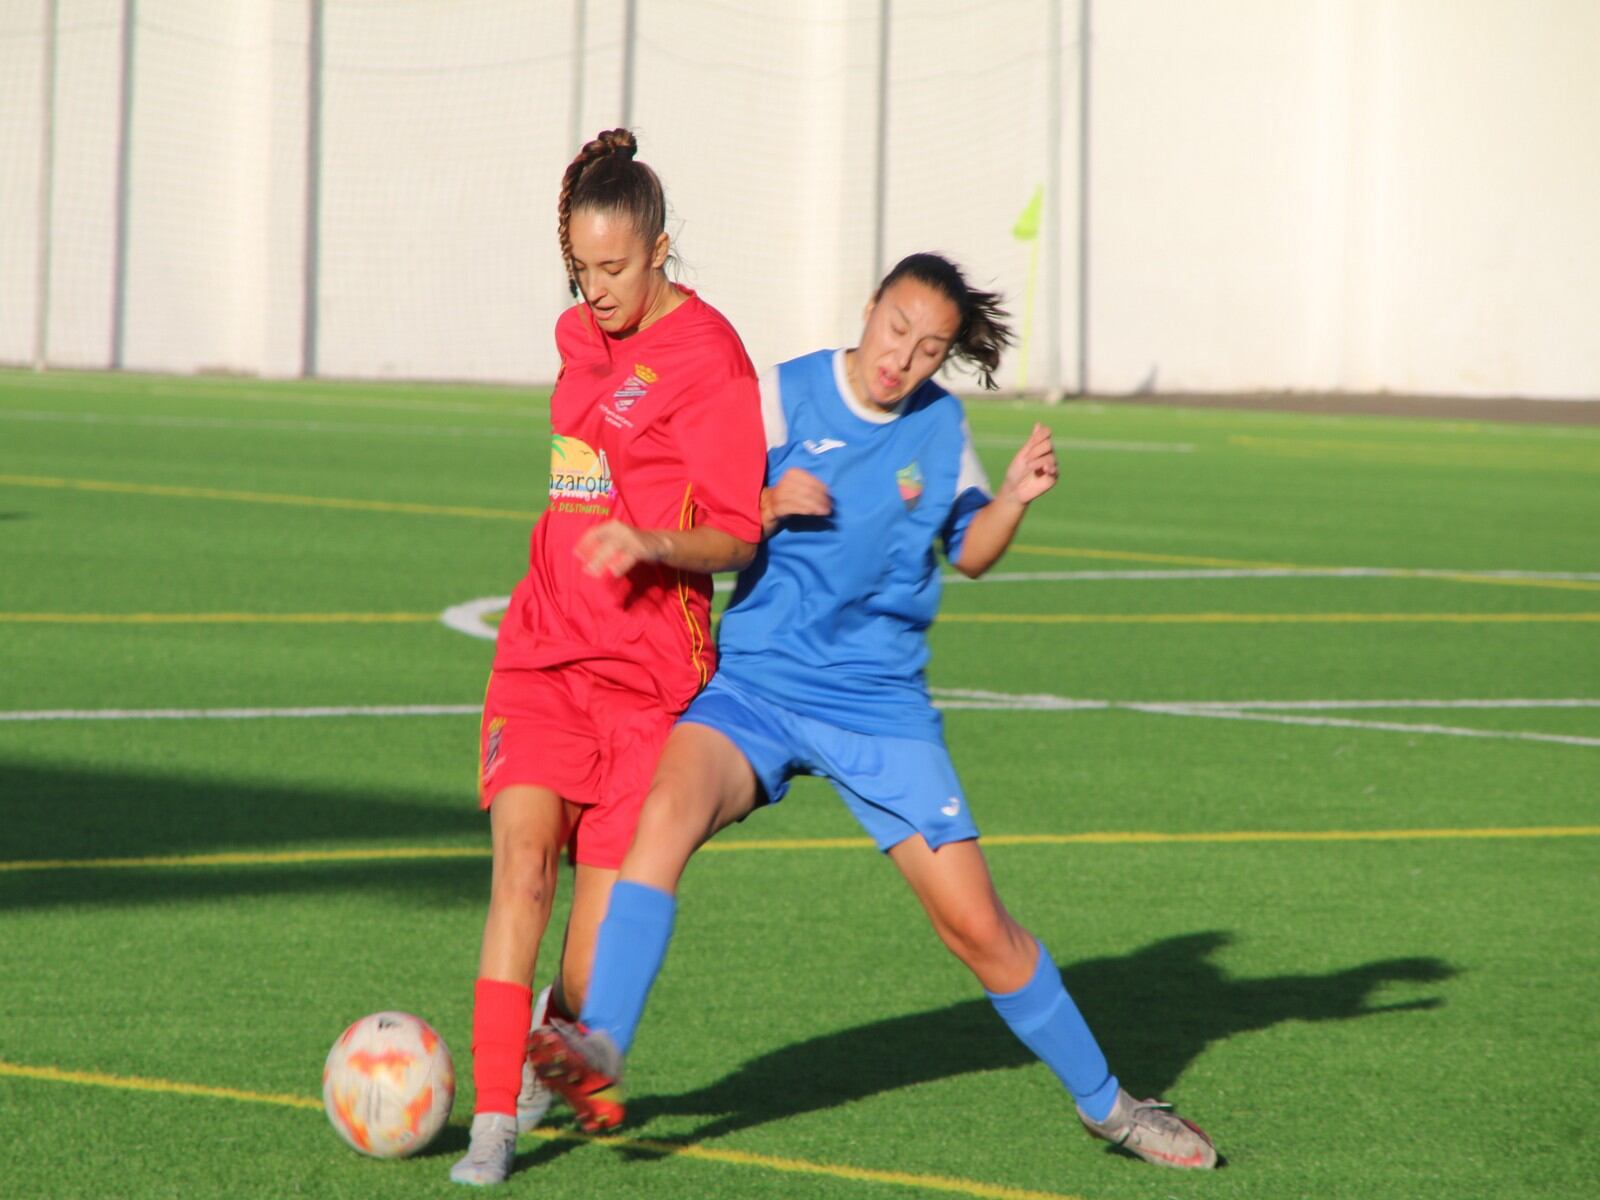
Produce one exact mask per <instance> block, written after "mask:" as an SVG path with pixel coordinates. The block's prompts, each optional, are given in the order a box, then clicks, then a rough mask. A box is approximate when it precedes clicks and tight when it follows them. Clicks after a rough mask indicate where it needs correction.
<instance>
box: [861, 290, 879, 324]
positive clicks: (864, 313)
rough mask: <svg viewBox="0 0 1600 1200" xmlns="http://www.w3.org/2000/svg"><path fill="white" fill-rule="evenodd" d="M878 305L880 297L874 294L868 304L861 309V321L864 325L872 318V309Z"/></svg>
mask: <svg viewBox="0 0 1600 1200" xmlns="http://www.w3.org/2000/svg"><path fill="white" fill-rule="evenodd" d="M877 307H878V298H877V297H876V296H874V297H873V298H872V299H871V300H868V301H867V306H866V307H865V308H863V309H862V310H861V323H862V324H863V325H865V324H867V322H869V321H871V320H872V310H873V309H875V308H877Z"/></svg>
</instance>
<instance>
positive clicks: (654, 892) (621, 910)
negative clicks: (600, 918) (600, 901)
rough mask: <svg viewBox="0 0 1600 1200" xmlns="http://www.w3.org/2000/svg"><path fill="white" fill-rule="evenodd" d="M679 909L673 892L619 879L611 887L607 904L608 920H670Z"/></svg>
mask: <svg viewBox="0 0 1600 1200" xmlns="http://www.w3.org/2000/svg"><path fill="white" fill-rule="evenodd" d="M677 911H678V900H677V897H675V896H674V895H673V894H672V893H671V892H664V891H662V890H661V889H660V888H656V887H651V886H650V885H649V884H648V883H634V882H632V881H631V880H627V879H619V880H618V881H617V882H616V883H615V884H614V885H613V886H612V888H611V899H610V900H609V901H608V902H607V904H606V920H608V921H609V920H610V919H611V918H612V917H616V918H618V919H620V920H624V921H627V920H635V921H651V922H670V921H671V920H672V918H673V917H674V916H675V915H676V913H677Z"/></svg>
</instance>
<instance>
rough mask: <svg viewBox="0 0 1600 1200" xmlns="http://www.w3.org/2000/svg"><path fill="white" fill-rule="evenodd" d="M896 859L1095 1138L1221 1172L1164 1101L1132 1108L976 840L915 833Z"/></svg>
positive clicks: (1165, 1162) (1197, 1132)
mask: <svg viewBox="0 0 1600 1200" xmlns="http://www.w3.org/2000/svg"><path fill="white" fill-rule="evenodd" d="M889 857H890V859H891V860H892V861H893V862H894V864H895V866H897V867H899V868H900V872H901V873H902V874H903V875H904V876H905V877H906V881H907V882H908V883H909V884H910V885H911V888H912V890H913V891H914V892H916V894H917V899H918V900H920V901H921V902H922V907H923V908H924V910H926V912H927V914H928V919H929V920H930V921H932V922H933V927H934V929H935V930H936V931H937V932H938V934H939V938H940V940H941V941H943V942H944V944H945V945H946V946H947V947H949V949H950V951H951V953H953V954H954V955H955V956H956V957H957V958H959V959H960V960H961V961H962V962H963V963H965V964H966V965H967V967H968V969H969V970H971V971H972V973H973V974H974V975H976V976H977V977H978V981H979V982H980V983H982V984H983V987H984V990H985V991H986V992H988V993H989V998H990V1000H991V1001H993V1003H994V1006H995V1008H996V1010H997V1011H998V1012H999V1013H1000V1015H1001V1017H1002V1019H1004V1020H1005V1021H1006V1023H1007V1024H1008V1025H1010V1026H1011V1029H1012V1032H1014V1033H1015V1034H1016V1035H1017V1037H1018V1038H1019V1039H1020V1040H1021V1041H1022V1042H1023V1044H1024V1045H1026V1046H1027V1047H1028V1048H1029V1049H1030V1050H1032V1051H1033V1052H1034V1053H1035V1054H1037V1055H1039V1057H1040V1058H1041V1059H1043V1060H1044V1062H1045V1063H1046V1065H1048V1066H1049V1067H1050V1069H1051V1070H1052V1071H1054V1072H1055V1073H1056V1075H1057V1076H1058V1077H1059V1078H1060V1079H1061V1081H1062V1083H1064V1084H1065V1085H1066V1086H1067V1088H1068V1090H1069V1091H1071V1092H1072V1094H1073V1098H1074V1100H1075V1101H1076V1103H1077V1109H1078V1118H1079V1120H1080V1121H1082V1122H1083V1126H1084V1128H1085V1129H1087V1130H1088V1131H1089V1133H1090V1134H1092V1135H1093V1136H1095V1137H1098V1138H1104V1139H1105V1140H1106V1141H1109V1142H1111V1143H1113V1144H1115V1145H1118V1146H1121V1147H1123V1148H1124V1149H1126V1150H1128V1151H1130V1152H1131V1153H1133V1154H1136V1155H1138V1156H1139V1157H1140V1158H1142V1159H1144V1160H1145V1161H1146V1162H1153V1163H1157V1164H1159V1165H1161V1166H1166V1167H1187V1168H1197V1167H1198V1168H1208V1167H1214V1166H1216V1165H1217V1152H1216V1149H1215V1148H1214V1147H1213V1146H1212V1144H1211V1139H1210V1138H1209V1137H1208V1136H1207V1135H1206V1134H1205V1132H1204V1131H1203V1130H1201V1129H1200V1128H1199V1127H1198V1126H1196V1125H1193V1124H1191V1123H1190V1122H1189V1121H1186V1120H1184V1119H1183V1118H1182V1117H1179V1116H1178V1115H1177V1114H1176V1113H1173V1112H1172V1111H1170V1109H1171V1106H1170V1105H1166V1104H1163V1103H1161V1102H1160V1101H1157V1100H1135V1099H1134V1098H1133V1096H1131V1095H1130V1094H1129V1093H1128V1092H1127V1091H1126V1090H1124V1089H1123V1088H1122V1086H1121V1085H1120V1084H1119V1083H1118V1082H1117V1079H1116V1077H1115V1076H1113V1075H1111V1074H1110V1072H1109V1070H1108V1069H1107V1068H1106V1065H1105V1058H1104V1056H1103V1055H1102V1054H1101V1053H1100V1049H1099V1047H1098V1046H1097V1045H1096V1044H1095V1042H1094V1038H1093V1035H1092V1034H1091V1033H1090V1032H1089V1029H1088V1026H1087V1025H1085V1024H1084V1022H1083V1018H1082V1017H1081V1016H1080V1015H1079V1013H1078V1011H1077V1007H1076V1005H1074V1004H1073V1003H1072V998H1071V997H1070V996H1068V995H1067V993H1066V990H1065V988H1063V987H1062V985H1061V979H1060V975H1059V973H1058V972H1057V971H1056V968H1055V964H1054V963H1052V962H1051V961H1050V959H1049V956H1048V955H1047V954H1046V953H1045V951H1044V947H1043V946H1041V945H1040V944H1039V943H1038V942H1037V941H1036V940H1035V939H1034V937H1033V935H1032V934H1030V933H1029V932H1028V931H1027V930H1026V929H1024V928H1022V926H1021V925H1019V924H1017V922H1016V921H1015V920H1014V919H1013V918H1012V916H1011V914H1010V913H1008V912H1007V911H1006V908H1005V905H1004V904H1002V903H1001V901H1000V897H999V895H998V894H997V893H996V891H995V889H994V882H993V880H992V878H991V877H990V875H989V867H988V864H987V863H986V862H985V861H984V858H983V852H982V851H981V850H980V849H979V848H978V843H977V842H976V841H960V842H952V843H949V844H947V845H944V846H941V847H939V849H938V850H933V849H930V848H929V846H928V844H927V842H926V841H924V840H923V839H922V837H921V836H920V835H914V836H912V837H910V838H907V839H906V840H905V841H903V842H901V843H900V844H899V845H897V846H895V847H894V848H893V849H891V850H890V851H889Z"/></svg>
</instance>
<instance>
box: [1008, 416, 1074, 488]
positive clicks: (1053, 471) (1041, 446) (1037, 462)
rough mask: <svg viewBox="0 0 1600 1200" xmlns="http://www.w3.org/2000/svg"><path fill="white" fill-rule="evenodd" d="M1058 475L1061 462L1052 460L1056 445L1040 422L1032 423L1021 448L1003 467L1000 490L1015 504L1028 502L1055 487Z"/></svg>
mask: <svg viewBox="0 0 1600 1200" xmlns="http://www.w3.org/2000/svg"><path fill="white" fill-rule="evenodd" d="M1060 477H1061V464H1060V463H1058V462H1057V461H1056V448H1055V447H1054V446H1053V445H1051V443H1050V431H1049V430H1048V429H1046V428H1045V427H1044V426H1043V425H1035V426H1034V427H1033V432H1032V433H1030V434H1029V435H1028V440H1027V441H1025V442H1023V443H1022V449H1020V450H1018V451H1017V455H1016V457H1015V458H1013V459H1012V460H1011V465H1010V466H1009V467H1007V468H1006V477H1005V481H1004V482H1003V483H1001V485H1000V494H1001V495H1003V496H1006V497H1009V498H1010V499H1012V500H1015V501H1016V502H1017V503H1018V504H1028V503H1030V502H1031V501H1034V500H1037V499H1038V498H1039V497H1040V496H1042V495H1044V494H1045V493H1046V492H1048V491H1049V490H1050V489H1051V488H1053V487H1055V485H1056V480H1057V479H1059V478H1060Z"/></svg>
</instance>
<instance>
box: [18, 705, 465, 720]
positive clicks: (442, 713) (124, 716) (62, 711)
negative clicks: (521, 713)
mask: <svg viewBox="0 0 1600 1200" xmlns="http://www.w3.org/2000/svg"><path fill="white" fill-rule="evenodd" d="M482 711H483V705H481V704H348V705H327V706H321V707H307V708H42V709H35V710H33V711H31V712H30V711H19V712H0V722H3V721H253V720H266V719H274V718H318V717H457V716H468V715H471V716H476V715H478V714H479V713H481V712H482Z"/></svg>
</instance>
